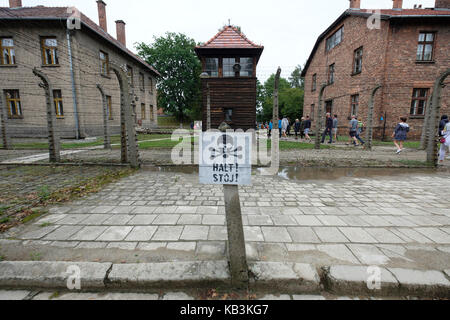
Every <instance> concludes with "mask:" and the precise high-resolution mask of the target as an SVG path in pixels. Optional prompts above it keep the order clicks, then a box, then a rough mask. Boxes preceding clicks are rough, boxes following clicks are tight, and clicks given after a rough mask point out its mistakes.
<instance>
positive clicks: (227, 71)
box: [223, 58, 236, 78]
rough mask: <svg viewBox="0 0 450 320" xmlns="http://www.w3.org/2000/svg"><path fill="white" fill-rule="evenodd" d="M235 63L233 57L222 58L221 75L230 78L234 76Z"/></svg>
mask: <svg viewBox="0 0 450 320" xmlns="http://www.w3.org/2000/svg"><path fill="white" fill-rule="evenodd" d="M235 64H236V59H235V58H223V76H224V77H225V78H230V77H234V76H236V72H234V69H233V67H234V65H235Z"/></svg>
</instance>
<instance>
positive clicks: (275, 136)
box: [271, 67, 281, 175]
mask: <svg viewBox="0 0 450 320" xmlns="http://www.w3.org/2000/svg"><path fill="white" fill-rule="evenodd" d="M280 77H281V68H280V67H278V70H277V73H276V76H275V85H274V90H273V123H272V142H271V143H272V144H271V146H272V148H271V156H272V166H271V167H272V168H273V169H274V172H273V175H276V174H277V173H278V171H279V166H280V126H279V124H278V118H279V105H278V87H279V84H280Z"/></svg>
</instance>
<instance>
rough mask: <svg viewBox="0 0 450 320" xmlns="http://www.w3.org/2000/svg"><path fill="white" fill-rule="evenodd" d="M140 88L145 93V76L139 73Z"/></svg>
mask: <svg viewBox="0 0 450 320" xmlns="http://www.w3.org/2000/svg"><path fill="white" fill-rule="evenodd" d="M139 87H140V89H141V91H145V75H144V74H143V73H142V72H139Z"/></svg>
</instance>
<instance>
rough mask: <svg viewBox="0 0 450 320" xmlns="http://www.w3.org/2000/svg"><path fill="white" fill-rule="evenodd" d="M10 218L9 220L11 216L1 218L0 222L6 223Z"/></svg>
mask: <svg viewBox="0 0 450 320" xmlns="http://www.w3.org/2000/svg"><path fill="white" fill-rule="evenodd" d="M10 220H11V218H9V217H5V218H1V219H0V224H3V223H8V222H9V221H10Z"/></svg>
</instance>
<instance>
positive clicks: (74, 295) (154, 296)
mask: <svg viewBox="0 0 450 320" xmlns="http://www.w3.org/2000/svg"><path fill="white" fill-rule="evenodd" d="M227 295H228V296H230V295H229V294H227ZM221 297H223V294H221V295H219V296H218V297H217V299H219V300H220V298H221ZM231 298H232V297H231ZM236 298H240V299H239V300H242V299H241V298H242V297H239V296H236ZM236 298H235V299H232V300H237V299H236ZM404 299H411V298H410V297H408V298H406V297H399V298H393V297H389V298H380V297H376V298H374V297H349V296H333V295H330V294H321V295H292V294H254V295H253V296H252V297H251V299H250V300H299V301H300V300H306V301H316V300H404ZM413 299H414V298H413ZM1 300H132V301H133V300H134V301H137V300H145V301H152V300H160V301H164V300H169V301H175V300H205V299H204V297H202V296H201V295H200V296H199V294H198V293H192V292H180V291H178V292H159V293H132V292H122V293H120V292H102V293H88V292H83V293H78V292H52V291H28V290H0V301H1Z"/></svg>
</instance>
